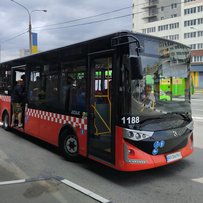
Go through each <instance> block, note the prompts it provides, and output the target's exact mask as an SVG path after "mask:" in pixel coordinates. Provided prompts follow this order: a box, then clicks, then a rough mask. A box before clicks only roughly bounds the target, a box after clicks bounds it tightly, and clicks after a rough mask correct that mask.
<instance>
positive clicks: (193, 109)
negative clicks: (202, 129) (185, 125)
mask: <svg viewBox="0 0 203 203" xmlns="http://www.w3.org/2000/svg"><path fill="white" fill-rule="evenodd" d="M192 111H203V110H202V109H195V108H192Z"/></svg>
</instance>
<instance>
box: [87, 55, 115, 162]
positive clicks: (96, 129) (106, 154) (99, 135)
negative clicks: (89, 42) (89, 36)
mask: <svg viewBox="0 0 203 203" xmlns="http://www.w3.org/2000/svg"><path fill="white" fill-rule="evenodd" d="M89 64H90V66H91V67H90V69H91V95H90V97H91V99H90V101H91V102H90V112H89V116H90V118H89V125H88V126H89V133H88V134H89V145H88V146H89V154H90V155H93V156H96V157H99V158H100V159H103V160H105V161H108V162H113V156H114V152H113V151H114V150H113V149H112V146H113V136H112V127H111V123H112V108H111V106H112V91H111V89H112V88H111V86H112V57H101V58H92V57H91V58H90V63H89Z"/></svg>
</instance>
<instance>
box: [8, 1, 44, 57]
mask: <svg viewBox="0 0 203 203" xmlns="http://www.w3.org/2000/svg"><path fill="white" fill-rule="evenodd" d="M11 1H12V2H13V3H16V4H18V5H19V6H21V7H23V8H24V9H25V10H26V11H27V14H28V16H29V27H28V32H29V50H30V54H32V21H31V14H32V13H33V12H36V11H42V12H47V10H32V11H30V10H29V9H28V8H27V7H25V6H24V5H22V4H20V3H18V2H17V1H14V0H11Z"/></svg>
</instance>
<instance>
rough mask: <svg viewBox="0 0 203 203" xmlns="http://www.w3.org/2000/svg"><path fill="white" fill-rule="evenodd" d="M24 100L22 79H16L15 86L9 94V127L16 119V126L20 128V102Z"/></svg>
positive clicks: (13, 124)
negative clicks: (10, 106) (10, 104)
mask: <svg viewBox="0 0 203 203" xmlns="http://www.w3.org/2000/svg"><path fill="white" fill-rule="evenodd" d="M23 101H24V81H23V80H22V79H20V80H18V81H17V84H16V86H15V87H14V89H13V92H12V95H11V103H12V119H11V127H14V126H15V120H16V118H17V120H18V127H19V128H22V127H23V124H22V112H23V110H22V103H23Z"/></svg>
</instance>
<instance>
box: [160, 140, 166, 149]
mask: <svg viewBox="0 0 203 203" xmlns="http://www.w3.org/2000/svg"><path fill="white" fill-rule="evenodd" d="M164 146H165V141H164V140H161V141H160V148H163V147H164Z"/></svg>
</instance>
